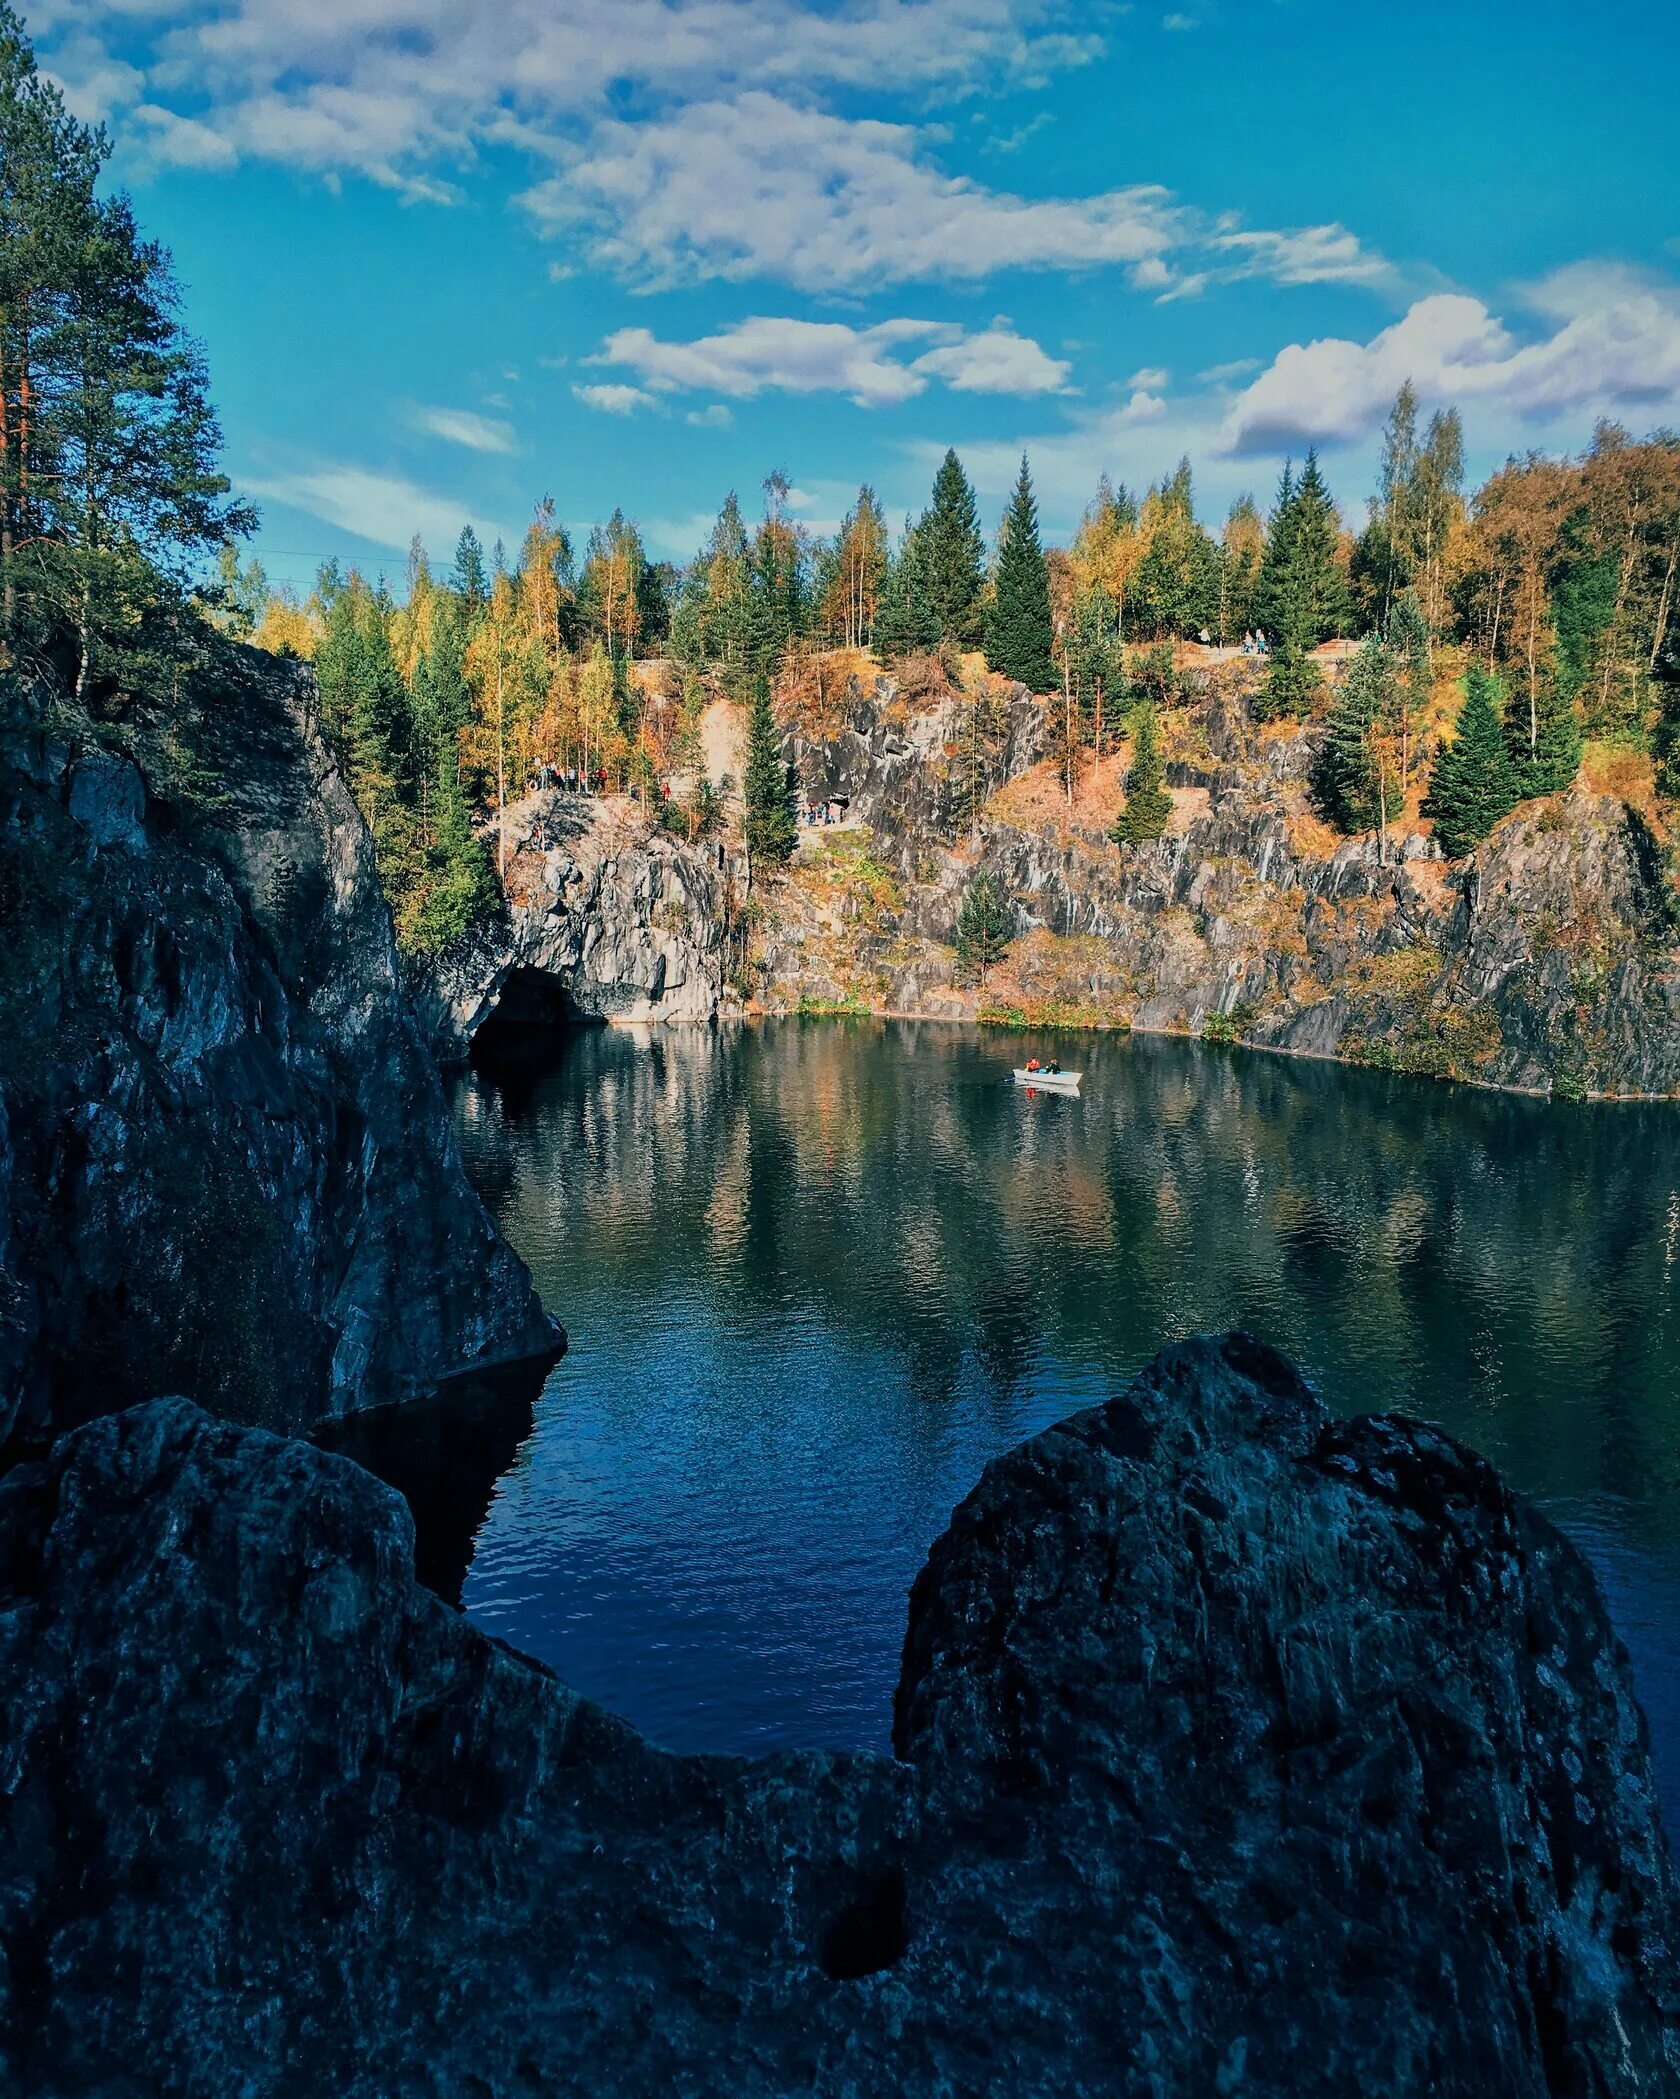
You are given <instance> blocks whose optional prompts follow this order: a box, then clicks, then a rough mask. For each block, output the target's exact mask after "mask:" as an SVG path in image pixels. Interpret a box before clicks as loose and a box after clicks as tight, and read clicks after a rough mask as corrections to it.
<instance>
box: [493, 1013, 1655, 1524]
mask: <svg viewBox="0 0 1680 2099" xmlns="http://www.w3.org/2000/svg"><path fill="white" fill-rule="evenodd" d="M1024 1041H1025V1038H1013V1037H1010V1036H1007V1035H1004V1034H1001V1033H987V1034H985V1035H981V1036H976V1035H974V1034H971V1033H969V1032H967V1031H962V1030H954V1029H950V1028H946V1027H941V1026H939V1025H937V1024H918V1023H880V1022H856V1023H851V1022H847V1023H832V1022H823V1023H799V1022H787V1023H780V1024H772V1025H768V1026H763V1027H757V1028H743V1029H738V1030H726V1031H722V1032H715V1033H707V1032H693V1033H682V1034H674V1033H673V1034H662V1033H656V1034H655V1035H654V1037H653V1039H652V1041H651V1042H646V1041H644V1042H642V1043H636V1042H633V1041H630V1040H627V1039H626V1038H625V1037H623V1036H622V1035H620V1034H617V1033H614V1032H610V1031H606V1032H595V1033H589V1034H578V1035H572V1036H569V1037H566V1038H564V1040H563V1042H562V1044H561V1046H560V1051H559V1061H558V1062H557V1063H556V1064H554V1065H553V1066H551V1067H550V1068H549V1069H548V1070H546V1071H545V1072H543V1073H541V1075H539V1076H535V1077H533V1076H532V1075H531V1073H530V1071H529V1068H527V1070H526V1072H525V1073H524V1074H522V1075H521V1078H520V1079H519V1081H518V1083H517V1084H513V1085H507V1086H504V1085H503V1084H501V1083H499V1082H498V1080H497V1079H495V1078H493V1077H490V1076H488V1075H486V1074H483V1073H480V1074H475V1075H473V1076H472V1077H469V1078H467V1079H465V1080H463V1081H462V1084H461V1090H460V1092H459V1094H458V1096H457V1124H458V1128H459V1130H460V1132H461V1137H462V1142H463V1146H464V1148H465V1150H466V1153H467V1157H468V1163H469V1168H470V1170H471V1172H472V1174H473V1176H474V1178H475V1180H476V1181H477V1183H478V1185H479V1187H480V1190H481V1192H482V1193H483V1194H484V1196H485V1198H486V1199H487V1201H488V1202H489V1203H490V1206H491V1207H492V1209H493V1210H494V1211H495V1212H496V1214H497V1216H498V1217H499V1218H500V1220H501V1222H502V1224H503V1226H504V1229H505V1230H506V1232H507V1234H508V1236H509V1238H510V1239H511V1240H512V1241H513V1243H514V1245H515V1246H516V1247H517V1248H518V1250H519V1251H520V1252H521V1253H522V1254H524V1256H525V1257H526V1259H527V1260H528V1261H530V1262H531V1264H532V1266H533V1268H534V1270H535V1272H536V1276H537V1281H538V1284H539V1287H540V1288H541V1289H542V1290H543V1291H544V1293H545V1295H548V1296H549V1297H550V1300H551V1301H553V1302H562V1303H566V1302H570V1296H569V1292H570V1289H571V1282H570V1277H571V1276H572V1275H573V1274H574V1273H575V1271H576V1269H577V1267H578V1265H579V1264H580V1263H584V1262H587V1264H588V1266H589V1268H590V1270H591V1271H593V1272H594V1273H595V1274H596V1275H601V1274H603V1273H607V1274H611V1276H612V1277H613V1279H614V1287H615V1288H617V1289H624V1290H629V1291H632V1292H635V1291H647V1292H657V1291H660V1290H662V1289H668V1288H670V1287H671V1286H672V1285H673V1284H675V1283H678V1282H682V1283H686V1284H690V1285H693V1286H696V1287H699V1288H701V1289H703V1290H704V1291H705V1292H706V1293H707V1295H708V1297H709V1298H710V1299H711V1300H712V1301H713V1302H715V1303H716V1304H717V1305H718V1306H719V1308H720V1310H724V1311H727V1310H728V1309H729V1308H730V1307H731V1306H732V1305H736V1304H740V1303H743V1302H749V1301H750V1302H751V1303H752V1304H753V1305H755V1306H757V1307H760V1308H762V1307H763V1306H764V1305H765V1304H766V1303H768V1304H770V1305H772V1306H774V1304H775V1303H776V1302H778V1301H785V1302H786V1303H787V1304H788V1305H789V1306H790V1307H791V1306H793V1305H794V1304H795V1303H797V1304H798V1305H800V1306H803V1307H807V1308H809V1307H813V1306H814V1307H815V1308H817V1310H818V1311H819V1312H820V1315H821V1316H822V1317H823V1318H826V1319H830V1320H832V1321H834V1322H836V1324H837V1325H838V1326H839V1327H840V1328H841V1329H842V1330H843V1331H846V1332H849V1333H851V1334H854V1335H856V1336H858V1337H860V1338H863V1339H865V1340H868V1341H870V1342H873V1343H876V1344H881V1345H886V1346H889V1347H891V1348H893V1349H894V1350H896V1351H898V1352H899V1353H900V1354H901V1356H902V1358H903V1359H904V1361H905V1362H906V1363H907V1364H908V1365H909V1367H910V1372H911V1383H912V1389H913V1391H914V1392H916V1393H917V1394H919V1395H922V1396H925V1397H926V1398H928V1399H932V1400H937V1399H938V1398H940V1397H941V1396H942V1395H945V1394H948V1393H949V1392H951V1391H952V1390H953V1389H954V1387H955V1385H956V1382H957V1380H958V1378H959V1376H961V1375H966V1376H968V1377H970V1378H973V1377H976V1376H978V1377H979V1378H981V1379H983V1380H984V1381H986V1383H987V1384H989V1385H990V1386H991V1387H992V1388H993V1390H994V1391H995V1392H996V1394H997V1395H998V1396H999V1397H1000V1398H1007V1397H1008V1396H1009V1394H1011V1393H1012V1392H1013V1391H1014V1389H1015V1388H1016V1387H1017V1385H1018V1384H1019V1383H1020V1381H1021V1380H1022V1379H1023V1377H1024V1376H1025V1375H1026V1374H1027V1371H1028V1368H1029V1366H1030V1365H1032V1364H1033V1363H1034V1362H1035V1361H1039V1360H1041V1359H1043V1358H1044V1357H1046V1356H1049V1357H1052V1358H1054V1359H1056V1360H1057V1361H1060V1362H1080V1363H1084V1364H1087V1365H1089V1366H1090V1367H1091V1369H1092V1370H1093V1371H1095V1372H1097V1373H1099V1374H1101V1375H1102V1376H1104V1377H1106V1378H1114V1379H1117V1378H1118V1377H1120V1376H1121V1375H1122V1374H1125V1373H1129V1372H1130V1371H1131V1370H1133V1369H1134V1368H1136V1366H1138V1365H1139V1364H1140V1363H1142V1362H1143V1361H1145V1360H1146V1359H1147V1358H1148V1357H1149V1356H1150V1355H1152V1354H1153V1353H1154V1351H1155V1350H1156V1349H1157V1348H1159V1347H1160V1345H1161V1344H1162V1342H1163V1341H1164V1340H1166V1339H1168V1338H1170V1337H1171V1336H1174V1335H1179V1334H1184V1333H1189V1332H1193V1331H1197V1330H1205V1329H1217V1328H1221V1327H1226V1326H1230V1325H1243V1326H1248V1327H1250V1328H1252V1329H1254V1330H1255V1331H1256V1332H1259V1333H1261V1334H1263V1335H1264V1336H1265V1337H1266V1338H1267V1339H1268V1340H1271V1341H1273V1342H1275V1343H1276V1344H1278V1345H1279V1346H1281V1347H1283V1348H1285V1349H1288V1350H1290V1351H1291V1352H1294V1353H1296V1354H1298V1355H1299V1356H1301V1357H1302V1358H1303V1359H1304V1360H1305V1361H1306V1362H1307V1363H1308V1364H1309V1365H1310V1366H1311V1368H1312V1370H1313V1373H1314V1374H1315V1375H1316V1376H1317V1377H1318V1379H1319V1380H1320V1382H1321V1384H1322V1387H1323V1389H1324V1391H1325V1394H1326V1397H1327V1398H1328V1399H1329V1400H1330V1401H1331V1403H1332V1404H1334V1405H1336V1406H1339V1407H1343V1408H1346V1409H1360V1410H1364V1409H1368V1408H1374V1407H1402V1408H1407V1409H1410V1410H1412V1411H1416V1412H1419V1413H1422V1414H1426V1415H1429V1416H1430V1417H1432V1418H1435V1419H1439V1420H1442V1421H1444V1422H1445V1424H1446V1425H1447V1426H1448V1427H1450V1428H1451V1429H1453V1430H1454V1432H1455V1433H1458V1434H1461V1435H1463V1436H1464V1437H1466V1438H1467V1439H1468V1440H1470V1441H1472V1442H1474V1443H1475V1444H1477V1445H1478V1446H1480V1447H1481V1448H1482V1449H1484V1450H1485V1451H1487V1453H1488V1454H1489V1455H1490V1456H1493V1457H1494V1458H1496V1459H1497V1460H1498V1461H1499V1462H1500V1463H1501V1465H1503V1466H1505V1467H1507V1468H1508V1470H1509V1472H1510V1475H1511V1477H1512V1478H1513V1480H1514V1482H1515V1483H1516V1484H1518V1485H1520V1486H1522V1487H1524V1488H1525V1489H1527V1490H1528V1491H1531V1492H1535V1493H1539V1494H1560V1495H1569V1496H1580V1495H1583V1494H1595V1493H1601V1494H1604V1495H1607V1496H1611V1497H1614V1498H1615V1499H1616V1500H1617V1502H1618V1503H1619V1504H1621V1513H1622V1517H1623V1519H1624V1520H1625V1522H1626V1524H1627V1526H1628V1528H1629V1529H1630V1530H1631V1531H1632V1532H1633V1533H1634V1534H1638V1533H1639V1532H1641V1531H1643V1530H1646V1529H1647V1528H1648V1527H1649V1526H1650V1525H1651V1523H1652V1522H1653V1520H1654V1521H1655V1523H1656V1528H1657V1529H1658V1530H1659V1531H1661V1532H1662V1533H1664V1534H1665V1535H1666V1536H1667V1537H1669V1538H1672V1537H1673V1535H1674V1525H1675V1521H1676V1518H1677V1517H1680V1376H1677V1371H1680V1334H1677V1329H1676V1317H1675V1307H1674V1282H1673V1264H1674V1259H1675V1254H1676V1251H1677V1242H1680V1115H1677V1114H1676V1113H1675V1111H1672V1110H1669V1109H1666V1108H1662V1107H1643V1108H1635V1107H1627V1108H1611V1107H1600V1108H1588V1109H1571V1108H1561V1107H1556V1106H1548V1105H1545V1104H1543V1103H1538V1102H1534V1101H1529V1100H1525V1099H1521V1098H1516V1097H1510V1096H1501V1095H1493V1094H1479V1093H1473V1092H1468V1091H1466V1090H1464V1089H1460V1088H1454V1089H1447V1088H1439V1087H1434V1086H1430V1085H1428V1084H1425V1083H1422V1082H1418V1081H1413V1080H1405V1079H1390V1078H1385V1077H1383V1076H1382V1075H1379V1074H1374V1073H1367V1072H1359V1071H1353V1070H1348V1069H1345V1068H1339V1067H1334V1066H1329V1065H1317V1064H1311V1063H1302V1062H1298V1061H1295V1060H1284V1059H1279V1058H1272V1057H1266V1056H1263V1055H1245V1054H1242V1053H1235V1054H1233V1053H1229V1052H1224V1051H1219V1050H1213V1049H1205V1048H1201V1047H1199V1046H1196V1045H1191V1044H1185V1043H1179V1042H1173V1041H1165V1040H1159V1039H1155V1040H1147V1039H1144V1038H1137V1039H1133V1040H1126V1039H1123V1038H1092V1037H1084V1038H1081V1039H1080V1040H1079V1042H1078V1045H1077V1047H1078V1058H1077V1060H1076V1061H1078V1062H1080V1063H1082V1064H1083V1066H1084V1068H1085V1069H1086V1071H1087V1073H1088V1077H1087V1079H1086V1082H1085V1092H1084V1097H1083V1098H1082V1099H1080V1100H1078V1101H1067V1100H1053V1099H1044V1100H1026V1099H1024V1098H1023V1097H1022V1096H1020V1095H1019V1094H1018V1093H1016V1092H1014V1091H1012V1090H1011V1089H1008V1088H1006V1087H1004V1086H1003V1085H1001V1084H1000V1083H995V1082H996V1081H998V1080H999V1079H1001V1076H1002V1075H1003V1073H1004V1072H1005V1071H1006V1070H1007V1068H1008V1066H1009V1064H1010V1062H1011V1060H1012V1058H1018V1056H1019V1055H1020V1054H1021V1053H1022V1045H1023V1043H1024ZM1032 1046H1034V1047H1038V1048H1040V1049H1041V1050H1042V1049H1043V1047H1044V1039H1043V1038H1034V1043H1033V1045H1032ZM580 1234H587V1244H581V1243H579V1235H580ZM1659 1510H1660V1511H1663V1512H1664V1514H1663V1515H1662V1516H1661V1517H1659V1516H1658V1511H1659Z"/></svg>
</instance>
